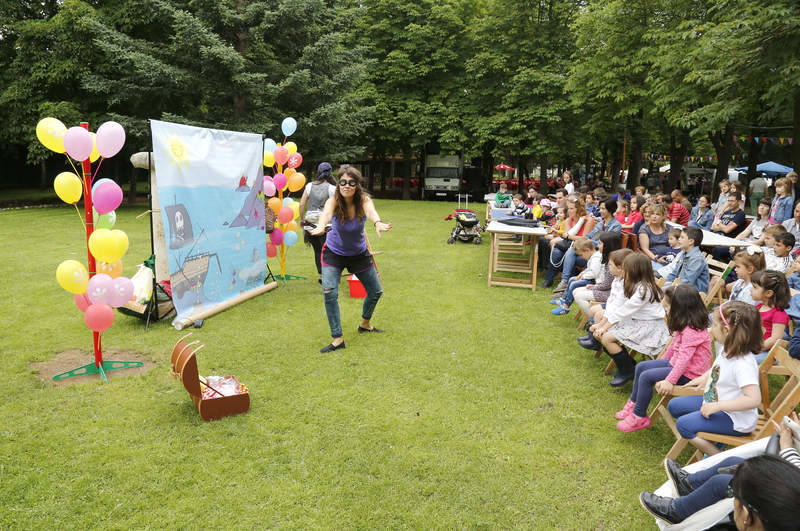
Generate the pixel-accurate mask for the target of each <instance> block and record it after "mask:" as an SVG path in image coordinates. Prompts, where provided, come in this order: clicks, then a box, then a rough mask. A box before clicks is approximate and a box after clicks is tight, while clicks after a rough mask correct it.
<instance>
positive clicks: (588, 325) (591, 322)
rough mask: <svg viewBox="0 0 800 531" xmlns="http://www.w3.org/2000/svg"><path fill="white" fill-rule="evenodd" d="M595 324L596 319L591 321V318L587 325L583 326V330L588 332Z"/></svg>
mask: <svg viewBox="0 0 800 531" xmlns="http://www.w3.org/2000/svg"><path fill="white" fill-rule="evenodd" d="M593 324H594V319H591V318H590V319H589V320H588V321H586V324H585V325H583V329H584V330H586V331H587V332H588V331H589V329H590V328H591V327H592V325H593Z"/></svg>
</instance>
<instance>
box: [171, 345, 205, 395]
mask: <svg viewBox="0 0 800 531" xmlns="http://www.w3.org/2000/svg"><path fill="white" fill-rule="evenodd" d="M175 372H176V373H178V377H179V378H180V379H181V382H183V386H184V387H185V388H186V391H187V392H188V393H189V394H190V395H192V396H197V397H199V396H201V395H202V394H203V391H202V389H201V388H200V372H199V371H198V369H197V357H196V356H195V353H194V352H193V351H192V349H188V348H187V349H185V350H184V351H183V352H181V354H180V356H178V359H177V360H176V361H175Z"/></svg>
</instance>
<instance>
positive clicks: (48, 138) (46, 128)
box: [36, 117, 67, 153]
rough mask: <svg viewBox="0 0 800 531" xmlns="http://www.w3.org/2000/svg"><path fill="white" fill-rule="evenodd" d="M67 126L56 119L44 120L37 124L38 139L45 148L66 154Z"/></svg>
mask: <svg viewBox="0 0 800 531" xmlns="http://www.w3.org/2000/svg"><path fill="white" fill-rule="evenodd" d="M66 132H67V126H66V125H64V124H63V123H62V122H61V121H60V120H56V119H55V118H50V117H48V118H42V119H41V120H39V123H38V124H36V138H38V139H39V142H41V143H42V145H43V146H44V147H46V148H47V149H49V150H50V151H55V152H56V153H64V133H66Z"/></svg>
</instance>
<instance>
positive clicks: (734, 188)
mask: <svg viewBox="0 0 800 531" xmlns="http://www.w3.org/2000/svg"><path fill="white" fill-rule="evenodd" d="M744 191H745V186H744V184H742V182H741V181H733V182H732V183H731V193H733V192H739V196H740V197H739V208H741V209H742V211H744V206H745V205H746V204H747V198H746V197H745V195H744Z"/></svg>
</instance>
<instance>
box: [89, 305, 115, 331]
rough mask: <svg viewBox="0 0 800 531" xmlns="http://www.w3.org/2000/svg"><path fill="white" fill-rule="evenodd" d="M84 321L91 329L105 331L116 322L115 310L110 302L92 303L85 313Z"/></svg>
mask: <svg viewBox="0 0 800 531" xmlns="http://www.w3.org/2000/svg"><path fill="white" fill-rule="evenodd" d="M83 321H84V322H85V323H86V326H88V327H89V328H90V329H91V330H93V331H95V332H104V331H106V330H108V328H109V327H110V326H111V325H112V324H114V310H112V309H111V306H109V305H108V304H92V305H91V306H89V307H88V308H86V311H85V312H84V313H83Z"/></svg>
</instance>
